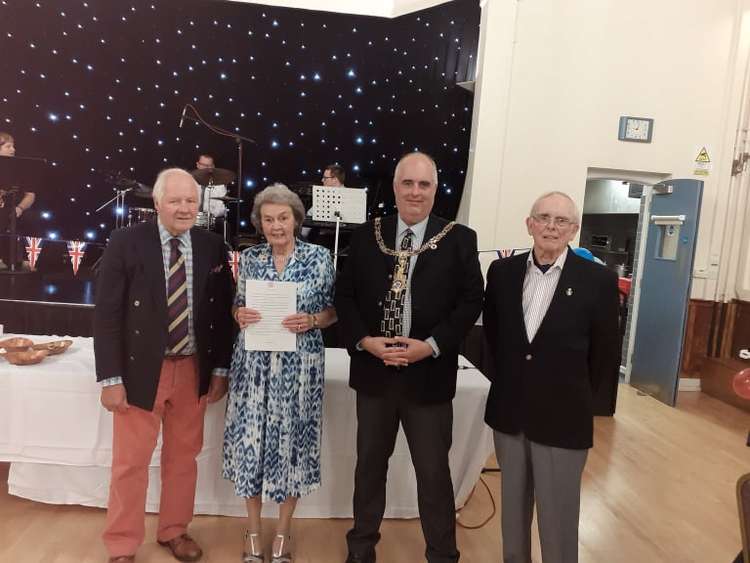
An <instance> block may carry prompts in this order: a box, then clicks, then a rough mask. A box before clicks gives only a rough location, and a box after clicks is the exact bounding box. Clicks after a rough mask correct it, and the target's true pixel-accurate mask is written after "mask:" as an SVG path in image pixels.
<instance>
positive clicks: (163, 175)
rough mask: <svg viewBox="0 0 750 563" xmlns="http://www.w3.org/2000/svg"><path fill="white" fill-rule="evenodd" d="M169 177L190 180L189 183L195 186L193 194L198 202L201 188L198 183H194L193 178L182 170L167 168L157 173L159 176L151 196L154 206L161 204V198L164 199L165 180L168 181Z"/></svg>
mask: <svg viewBox="0 0 750 563" xmlns="http://www.w3.org/2000/svg"><path fill="white" fill-rule="evenodd" d="M171 176H185V177H187V178H190V181H191V182H192V184H193V185H194V186H195V192H196V194H197V195H198V199H199V200H200V198H201V187H200V186H199V185H198V182H196V181H195V178H193V177H192V176H191V175H190V172H188V171H187V170H184V169H182V168H167V169H165V170H162V171H161V172H159V175H158V176H157V177H156V181H155V182H154V189H153V192H152V195H153V198H154V203H155V204H159V203H161V198H163V197H164V188H165V187H166V186H167V180H169V178H170V177H171Z"/></svg>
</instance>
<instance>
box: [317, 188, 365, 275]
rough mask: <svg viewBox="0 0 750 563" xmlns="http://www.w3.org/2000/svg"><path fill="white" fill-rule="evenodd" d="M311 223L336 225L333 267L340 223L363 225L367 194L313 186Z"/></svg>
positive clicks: (356, 189) (354, 190) (352, 190)
mask: <svg viewBox="0 0 750 563" xmlns="http://www.w3.org/2000/svg"><path fill="white" fill-rule="evenodd" d="M312 217H313V221H330V222H335V223H336V242H335V243H334V247H333V267H334V269H335V268H336V264H337V262H338V257H339V229H340V227H341V223H364V222H365V220H366V217H367V192H366V191H365V190H361V189H358V188H339V187H328V186H313V206H312Z"/></svg>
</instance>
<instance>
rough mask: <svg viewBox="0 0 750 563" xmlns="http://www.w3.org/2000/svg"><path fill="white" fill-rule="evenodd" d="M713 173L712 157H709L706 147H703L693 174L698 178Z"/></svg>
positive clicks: (696, 160)
mask: <svg viewBox="0 0 750 563" xmlns="http://www.w3.org/2000/svg"><path fill="white" fill-rule="evenodd" d="M710 172H711V157H709V156H708V151H707V150H706V147H701V150H699V151H698V156H696V157H695V166H694V168H693V174H695V175H696V176H708V175H709V173H710Z"/></svg>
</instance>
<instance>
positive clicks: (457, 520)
mask: <svg viewBox="0 0 750 563" xmlns="http://www.w3.org/2000/svg"><path fill="white" fill-rule="evenodd" d="M486 471H492V472H495V471H497V472H499V471H500V470H499V469H487V468H484V469H482V473H484V472H486ZM479 480H480V481H481V482H482V485H484V488H485V489H487V494H488V495H490V502H491V503H492V514H490V515H489V516H488V517H487V518H485V519H484V520H483V521H482V522H481V523H479V524H476V525H474V526H469V525H467V524H462V523H461V521H460V520H459V518H460V517H461V512H460V511H459V513H458V515H457V516H456V524H458V525H459V526H461V527H462V528H463V529H465V530H478V529H479V528H483V527H484V526H485V525H487V522H489V521H490V520H492V519H493V518H494V517H495V514H496V513H497V505H496V504H495V498H494V497H493V496H492V491H491V490H490V487H489V486H488V485H487V483H486V482H485V480H484V478H482V477H481V476H480V477H479ZM476 490H477V486H476V485H474V488H473V489H472V490H471V493H469V498H467V499H466V502H465V503H464V506H463V508H462V509H461V510H463V509H464V508H466V505H468V504H469V501H470V500H471V497H473V496H474V491H476Z"/></svg>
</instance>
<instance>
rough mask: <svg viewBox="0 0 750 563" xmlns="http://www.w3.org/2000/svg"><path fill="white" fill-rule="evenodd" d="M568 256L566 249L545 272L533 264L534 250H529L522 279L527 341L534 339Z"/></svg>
mask: <svg viewBox="0 0 750 563" xmlns="http://www.w3.org/2000/svg"><path fill="white" fill-rule="evenodd" d="M567 257H568V249H567V248H566V249H565V251H564V252H563V253H562V254H560V256H558V257H557V260H555V261H554V263H553V264H552V266H551V267H550V269H549V270H547V271H546V272H542V271H541V270H540V269H539V268H537V266H536V264H534V250H533V249H532V250H531V251H530V252H529V257H528V259H527V260H526V277H525V278H524V280H523V320H524V324H525V325H526V336H527V337H528V339H529V342H531V341H532V340H534V336H536V332H537V330H539V327H540V326H541V324H542V321H543V320H544V316H545V315H546V314H547V309H549V304H550V303H551V302H552V297H553V296H554V295H555V290H556V289H557V283H558V282H559V281H560V274H561V273H562V269H563V266H565V259H566V258H567Z"/></svg>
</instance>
